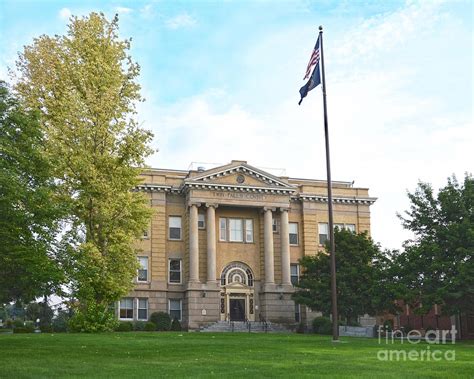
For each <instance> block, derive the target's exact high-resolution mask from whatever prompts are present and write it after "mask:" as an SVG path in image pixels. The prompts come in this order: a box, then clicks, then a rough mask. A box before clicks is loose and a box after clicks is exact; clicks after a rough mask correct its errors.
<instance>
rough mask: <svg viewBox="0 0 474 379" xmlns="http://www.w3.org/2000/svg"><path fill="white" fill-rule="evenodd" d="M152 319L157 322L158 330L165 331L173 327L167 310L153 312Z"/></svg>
mask: <svg viewBox="0 0 474 379" xmlns="http://www.w3.org/2000/svg"><path fill="white" fill-rule="evenodd" d="M150 321H151V322H154V323H155V324H156V330H159V331H165V330H170V328H171V318H170V315H169V314H168V313H165V312H153V313H152V314H151V316H150Z"/></svg>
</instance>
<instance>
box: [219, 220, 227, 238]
mask: <svg viewBox="0 0 474 379" xmlns="http://www.w3.org/2000/svg"><path fill="white" fill-rule="evenodd" d="M219 241H227V219H226V218H221V219H219Z"/></svg>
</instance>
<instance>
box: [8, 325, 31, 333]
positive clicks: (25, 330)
mask: <svg viewBox="0 0 474 379" xmlns="http://www.w3.org/2000/svg"><path fill="white" fill-rule="evenodd" d="M13 333H22V334H23V333H33V330H31V329H28V328H25V327H24V326H21V327H20V326H19V327H17V328H15V329H13Z"/></svg>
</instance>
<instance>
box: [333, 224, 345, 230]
mask: <svg viewBox="0 0 474 379" xmlns="http://www.w3.org/2000/svg"><path fill="white" fill-rule="evenodd" d="M336 228H338V229H339V230H342V229H344V224H334V229H336Z"/></svg>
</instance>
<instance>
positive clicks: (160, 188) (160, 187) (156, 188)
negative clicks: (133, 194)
mask: <svg viewBox="0 0 474 379" xmlns="http://www.w3.org/2000/svg"><path fill="white" fill-rule="evenodd" d="M135 191H143V192H167V193H180V192H181V190H180V188H177V187H172V186H167V185H164V184H139V185H138V186H136V187H135Z"/></svg>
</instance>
